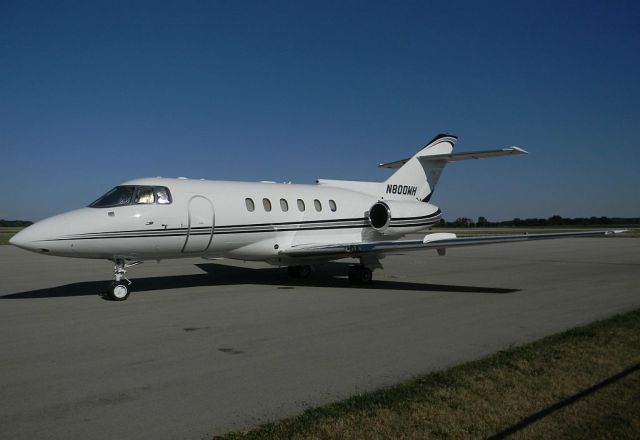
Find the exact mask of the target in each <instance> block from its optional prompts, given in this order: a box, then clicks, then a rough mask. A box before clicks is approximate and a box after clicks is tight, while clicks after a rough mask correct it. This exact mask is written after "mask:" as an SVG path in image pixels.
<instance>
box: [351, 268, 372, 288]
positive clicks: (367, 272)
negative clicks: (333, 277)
mask: <svg viewBox="0 0 640 440" xmlns="http://www.w3.org/2000/svg"><path fill="white" fill-rule="evenodd" d="M348 275H349V282H350V283H353V284H371V281H372V280H373V273H372V272H371V269H369V268H368V267H364V266H360V265H355V266H351V267H349V272H348Z"/></svg>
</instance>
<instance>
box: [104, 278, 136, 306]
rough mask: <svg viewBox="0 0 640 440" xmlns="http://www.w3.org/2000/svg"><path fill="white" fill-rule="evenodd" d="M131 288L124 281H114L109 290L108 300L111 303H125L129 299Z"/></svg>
mask: <svg viewBox="0 0 640 440" xmlns="http://www.w3.org/2000/svg"><path fill="white" fill-rule="evenodd" d="M130 293H131V292H129V286H128V285H127V284H126V283H123V282H122V281H112V282H111V284H109V288H108V289H107V299H110V300H111V301H124V300H125V299H127V298H129V294H130Z"/></svg>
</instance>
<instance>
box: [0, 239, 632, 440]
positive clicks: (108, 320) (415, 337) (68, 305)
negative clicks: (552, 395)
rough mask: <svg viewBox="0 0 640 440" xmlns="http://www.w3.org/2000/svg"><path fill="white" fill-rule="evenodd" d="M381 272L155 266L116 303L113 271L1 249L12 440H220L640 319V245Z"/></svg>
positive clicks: (417, 261)
mask: <svg viewBox="0 0 640 440" xmlns="http://www.w3.org/2000/svg"><path fill="white" fill-rule="evenodd" d="M384 263H385V268H384V269H383V270H379V271H376V272H375V273H374V279H375V280H376V281H375V282H374V284H373V285H372V286H371V287H352V286H350V285H349V283H348V282H347V280H346V265H345V264H342V263H333V264H329V265H326V266H324V267H321V268H319V269H318V271H317V272H316V273H314V274H313V275H312V278H310V279H308V280H303V281H300V280H290V279H289V278H288V277H287V275H286V270H283V269H275V268H269V267H266V266H264V265H260V264H256V263H242V262H227V261H219V262H218V261H216V262H210V261H205V260H201V259H188V260H173V261H163V262H162V263H160V264H157V263H155V262H149V263H145V264H143V265H140V266H137V267H135V268H132V269H130V270H129V272H128V275H129V276H130V278H131V279H132V280H133V281H134V284H133V286H132V288H133V293H132V294H131V297H130V298H129V299H128V300H127V301H124V302H110V301H106V300H103V299H102V298H101V297H99V296H97V293H98V292H99V291H100V290H101V289H102V287H103V285H104V284H105V283H106V282H107V281H108V280H110V278H111V276H112V270H113V267H112V264H111V263H109V262H106V261H89V260H74V259H65V258H57V257H47V256H40V255H36V254H32V253H29V252H26V251H22V250H20V249H17V248H13V247H11V246H0V348H1V350H0V396H1V398H0V438H3V439H4V438H6V439H14V440H15V439H30V440H33V439H47V438H52V439H63V438H64V439H66V440H73V439H83V440H90V439H114V438H120V439H154V440H159V439H201V438H210V437H211V436H213V435H215V434H222V433H225V432H227V431H229V430H237V429H246V428H249V427H252V426H255V425H258V424H260V423H264V422H267V421H272V420H275V419H279V418H282V417H285V416H289V415H293V414H296V413H299V412H301V411H303V410H304V409H306V408H309V407H313V406H317V405H321V404H324V403H328V402H331V401H335V400H338V399H342V398H345V397H348V396H350V395H352V394H354V393H359V392H363V391H367V390H373V389H376V388H379V387H382V386H385V385H390V384H394V383H397V382H399V381H402V380H404V379H408V378H411V377H412V376H415V375H417V374H420V373H425V372H429V371H432V370H434V369H441V368H444V367H447V366H450V365H454V364H458V363H460V362H464V361H467V360H471V359H476V358H479V357H482V356H485V355H487V354H490V353H493V352H495V351H497V350H501V349H504V348H507V347H509V346H512V345H518V344H523V343H526V342H529V341H533V340H536V339H539V338H541V337H543V336H545V335H549V334H552V333H556V332H559V331H562V330H565V329H569V328H572V327H575V326H577V325H581V324H586V323H588V322H591V321H594V320H597V319H601V318H606V317H609V316H611V315H613V314H616V313H618V312H624V311H628V310H632V309H634V308H638V307H640V239H632V238H581V239H563V240H553V241H542V242H527V243H513V244H501V245H489V246H479V247H475V248H466V249H465V248H460V249H454V250H450V251H449V252H448V255H447V256H446V257H438V256H437V255H436V254H435V252H433V251H430V252H426V251H425V252H413V253H407V254H404V255H396V256H389V257H387V258H386V259H385V261H384Z"/></svg>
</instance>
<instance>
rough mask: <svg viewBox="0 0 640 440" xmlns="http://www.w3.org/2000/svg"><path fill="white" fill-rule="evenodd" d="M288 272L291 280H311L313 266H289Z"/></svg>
mask: <svg viewBox="0 0 640 440" xmlns="http://www.w3.org/2000/svg"><path fill="white" fill-rule="evenodd" d="M287 272H288V273H289V276H290V277H291V278H309V276H310V275H311V266H308V265H303V266H289V267H287Z"/></svg>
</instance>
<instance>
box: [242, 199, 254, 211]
mask: <svg viewBox="0 0 640 440" xmlns="http://www.w3.org/2000/svg"><path fill="white" fill-rule="evenodd" d="M244 203H245V205H247V211H249V212H253V211H255V209H256V205H255V203H253V199H250V198H248V197H247V198H246V199H244Z"/></svg>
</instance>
